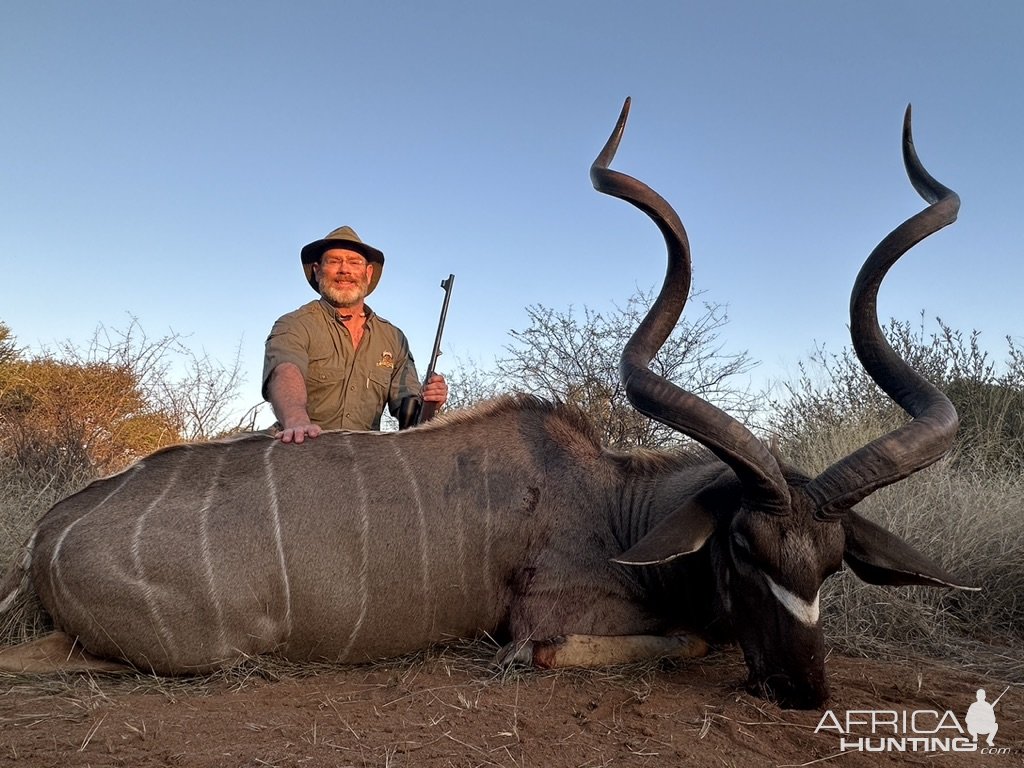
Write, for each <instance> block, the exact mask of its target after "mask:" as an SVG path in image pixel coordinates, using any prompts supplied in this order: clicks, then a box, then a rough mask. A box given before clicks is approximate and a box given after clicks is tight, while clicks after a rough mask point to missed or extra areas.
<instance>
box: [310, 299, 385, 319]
mask: <svg viewBox="0 0 1024 768" xmlns="http://www.w3.org/2000/svg"><path fill="white" fill-rule="evenodd" d="M319 304H320V306H321V307H322V308H323V310H324V312H325V313H327V316H328V317H332V318H334V319H336V320H340V319H341V315H340V314H339V313H340V312H341V310H339V309H338V308H337V307H335V306H334V305H333V304H331V302H329V301H328V300H327V299H325V298H324V297H323V296H321V297H320V299H319ZM363 314H364V315H365V316H366V322H370V320H371V319H372V318H373V317H374V311H373V309H371V308H370V305H369V304H363Z"/></svg>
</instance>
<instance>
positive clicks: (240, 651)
mask: <svg viewBox="0 0 1024 768" xmlns="http://www.w3.org/2000/svg"><path fill="white" fill-rule="evenodd" d="M627 108H628V101H627V107H626V108H624V109H623V114H622V116H621V117H620V119H619V123H618V125H617V126H616V129H615V131H614V132H613V134H612V136H611V138H610V139H609V142H608V144H607V145H606V147H605V149H604V150H603V151H602V153H601V155H600V156H599V157H598V159H597V160H596V161H595V164H594V167H593V169H592V177H593V180H594V185H595V187H596V188H598V189H599V190H600V191H602V192H605V193H607V194H611V195H614V196H616V197H620V198H622V199H625V200H628V201H629V202H631V203H633V204H634V205H636V206H637V207H639V208H640V209H642V210H643V211H644V212H646V213H647V214H648V215H649V216H651V218H652V219H653V220H654V221H655V222H656V223H657V224H658V226H659V227H660V228H661V230H662V232H663V234H664V236H665V240H666V244H667V246H668V253H669V269H668V273H667V275H666V280H665V285H664V286H663V288H662V290H661V293H660V295H659V297H658V298H657V300H656V302H655V304H654V306H653V307H652V309H651V311H650V312H649V314H648V315H647V317H646V318H645V319H644V321H643V322H642V323H641V326H640V328H639V329H638V330H637V332H636V334H635V335H634V337H633V338H632V339H631V340H630V342H629V344H627V347H626V349H625V351H624V353H623V360H622V375H623V379H624V382H625V383H626V388H627V392H628V394H629V397H630V400H631V402H632V403H633V404H634V405H635V407H637V408H638V410H640V411H641V412H643V413H645V414H647V415H648V416H650V417H651V418H655V419H658V420H660V421H662V422H664V423H666V424H669V425H671V426H673V427H674V428H676V429H678V430H679V431H681V432H684V433H686V434H688V435H690V436H692V437H694V438H695V439H697V440H698V441H700V442H701V443H703V444H704V445H705V446H706V447H707V448H709V449H710V450H711V452H712V453H713V454H714V457H708V458H694V457H686V456H670V455H666V454H661V453H652V452H644V451H638V452H636V453H632V454H626V453H617V452H612V451H609V450H607V449H605V448H603V447H602V446H601V445H600V444H599V443H598V441H597V439H596V438H595V437H594V431H593V429H592V428H591V427H590V425H589V424H587V423H586V422H585V421H584V420H583V418H582V417H581V416H580V415H579V414H578V413H577V412H576V411H575V410H573V409H572V408H570V407H567V406H562V405H553V404H550V403H546V402H544V401H540V400H537V399H535V398H532V397H526V396H516V397H506V398H501V399H499V400H496V401H493V402H491V403H487V404H483V405H481V406H478V407H476V408H473V409H470V410H468V411H465V412H457V413H452V414H448V415H446V416H442V417H440V418H438V419H437V420H436V421H434V422H431V423H430V424H427V425H425V426H423V427H420V428H416V429H411V430H408V431H405V432H401V433H393V434H378V433H344V432H329V433H325V434H323V435H321V436H320V437H319V438H317V439H316V440H312V441H307V442H306V443H304V444H302V445H285V444H282V443H280V442H279V441H276V440H274V439H272V438H269V437H265V436H262V435H254V436H249V437H246V438H243V439H239V440H234V441H229V442H224V443H210V444H197V445H183V446H177V447H173V448H168V449H165V450H163V451H159V452H157V453H156V454H153V455H152V456H149V457H148V458H146V459H143V460H142V461H140V462H138V463H137V464H135V465H133V466H132V467H130V468H129V469H127V470H126V471H124V472H122V473H121V474H119V475H116V476H114V477H110V478H107V479H104V480H99V481H97V482H95V483H93V484H92V485H90V486H89V487H88V488H86V489H85V490H83V491H81V492H80V493H78V494H76V495H74V496H71V497H69V498H68V499H66V500H64V501H62V502H60V503H58V504H57V505H56V506H55V507H54V508H53V509H51V510H50V511H49V512H48V513H47V514H46V515H45V516H44V517H43V518H42V519H41V520H40V521H39V523H38V525H37V527H36V529H35V532H34V533H33V534H32V537H31V539H30V541H29V542H28V544H27V545H26V547H25V548H24V550H23V552H22V554H21V556H20V558H19V559H18V562H17V563H16V564H15V566H14V567H12V569H11V571H10V572H9V575H8V578H7V582H6V590H5V591H4V592H0V598H3V597H4V595H7V594H10V595H13V594H15V593H16V592H17V590H18V588H19V585H21V584H23V583H26V582H30V583H31V586H32V588H34V590H35V591H36V592H37V593H38V595H39V597H40V598H41V601H42V604H43V606H44V607H45V609H46V610H47V611H48V612H49V614H50V615H51V616H52V618H53V620H54V623H55V625H56V626H57V627H58V628H59V629H60V630H61V631H63V632H64V633H66V635H68V636H70V637H73V638H76V639H77V640H78V642H79V643H80V644H81V645H82V646H83V647H84V648H85V649H86V650H87V651H89V652H90V653H92V654H95V655H97V656H100V657H108V658H111V659H118V660H124V661H127V662H130V663H131V664H133V665H135V666H136V667H139V668H141V669H145V670H152V671H155V672H157V673H161V674H164V673H166V674H175V673H187V672H201V671H206V670H210V669H213V668H216V667H219V666H223V665H229V664H232V663H234V662H236V661H237V660H238V659H240V658H242V657H244V656H249V655H255V654H262V653H276V654H280V655H282V656H284V657H287V658H291V659H334V660H341V661H362V660H366V659H371V658H378V657H384V656H389V655H394V654H400V653H403V652H405V651H409V650H413V649H416V648H420V647H422V646H424V645H427V644H429V643H433V642H435V641H440V640H444V639H446V638H452V637H463V636H471V635H474V634H477V633H480V632H490V633H493V634H496V635H503V636H504V637H505V638H506V639H508V640H509V645H508V646H506V651H505V653H504V658H505V659H517V658H518V659H524V658H525V659H531V658H532V659H533V660H534V661H536V662H538V663H543V664H550V665H554V664H565V663H576V662H578V661H580V660H581V658H580V657H579V656H572V655H571V654H570V653H569V652H568V651H566V648H568V647H570V646H572V641H577V642H581V643H582V646H572V647H576V648H578V647H583V648H584V653H585V656H586V653H587V649H590V650H591V651H593V653H591V655H590V656H589V657H585V658H583V659H582V661H583V662H585V663H586V662H588V661H589V662H590V663H599V662H601V661H617V660H625V659H627V658H632V657H633V656H634V655H635V654H636V653H637V651H636V649H637V648H640V649H641V652H644V653H646V652H654V653H666V652H671V651H673V650H674V651H675V652H677V653H680V654H681V655H685V654H686V653H689V652H693V651H695V650H696V649H697V646H699V645H700V643H699V642H696V641H689V640H686V639H678V638H679V637H680V636H678V635H674V634H673V633H676V632H678V631H680V630H690V631H696V632H699V633H702V634H705V635H708V636H711V637H714V638H720V639H728V640H736V641H738V642H739V644H740V645H741V647H742V649H743V653H744V655H745V658H746V661H747V666H748V669H749V672H750V678H749V681H748V684H749V685H750V686H751V687H752V688H753V689H755V690H756V691H758V692H759V693H762V694H767V695H771V696H774V697H776V698H778V699H779V700H780V701H781V702H782V703H783V704H787V705H791V706H818V705H821V704H822V703H823V702H824V701H825V699H826V698H827V695H828V694H827V683H826V680H825V672H824V641H823V637H822V631H821V627H820V620H819V615H818V591H819V588H820V586H821V583H822V581H823V580H824V579H825V578H826V577H827V576H828V575H829V574H830V573H832V572H834V571H836V570H837V569H839V568H840V567H841V563H842V560H843V559H844V558H845V559H846V561H847V563H848V564H849V565H850V566H851V567H852V568H853V569H854V570H855V571H856V573H857V574H858V575H860V576H861V577H862V578H865V579H867V580H870V581H873V582H877V583H889V584H931V585H944V586H957V582H956V580H955V579H954V578H953V577H952V576H949V575H948V574H946V573H945V572H944V571H942V570H941V569H940V568H938V567H937V566H935V565H932V564H931V563H929V562H928V561H927V560H926V559H925V558H924V557H923V556H921V555H919V554H917V553H916V552H914V551H913V550H912V549H911V548H910V547H909V546H908V545H906V544H905V543H903V542H902V541H900V540H899V539H897V538H896V537H894V536H893V535H892V534H889V533H887V532H886V531H884V530H883V529H881V528H879V527H878V526H875V525H873V524H871V523H869V522H868V521H867V520H865V519H863V518H862V517H860V516H858V515H857V514H856V513H855V512H853V511H852V510H851V507H852V506H853V504H855V503H856V502H857V501H859V500H860V499H862V498H864V497H865V496H867V495H868V494H869V493H871V492H872V491H874V490H876V489H877V488H879V487H881V486H883V485H886V484H889V483H892V482H895V481H897V480H899V479H901V478H903V477H906V476H907V475H909V474H910V473H912V472H914V471H916V470H918V469H920V468H922V467H924V466H927V465H928V464H930V463H932V462H934V461H935V460H936V459H937V458H939V457H940V456H941V455H942V454H943V453H944V452H945V450H946V449H947V448H948V446H949V443H950V441H951V439H952V436H953V432H954V431H955V429H956V415H955V412H953V410H952V407H951V406H949V404H948V401H947V400H946V399H945V398H944V397H943V396H942V395H941V394H939V393H938V392H937V390H934V388H932V387H931V385H929V384H927V382H924V381H923V380H922V379H920V377H919V376H917V374H916V373H914V372H913V371H911V370H910V369H909V368H908V367H907V366H906V364H905V363H903V361H902V360H900V359H899V358H898V357H897V356H896V355H895V354H894V353H892V351H891V350H890V349H889V347H888V345H887V344H886V342H885V341H884V339H883V338H882V335H881V332H880V330H878V327H877V320H876V318H875V316H874V295H875V292H876V291H877V288H878V285H879V283H880V282H881V279H882V276H883V275H884V273H885V270H886V269H888V267H889V266H891V264H892V263H893V262H895V260H896V259H897V258H899V256H900V255H901V254H902V253H903V252H904V251H905V250H907V249H908V248H909V247H910V245H912V244H913V243H914V242H917V241H918V240H920V239H921V238H923V237H925V236H927V235H928V234H930V233H931V232H933V231H935V230H937V229H938V228H940V227H941V226H944V225H945V224H948V223H950V222H951V221H952V220H953V219H954V218H955V214H956V198H955V195H953V194H952V193H951V192H949V191H948V190H945V188H943V187H941V185H938V184H937V182H934V180H932V179H931V177H930V176H928V175H927V174H926V173H925V172H924V170H923V168H921V167H920V165H919V163H917V160H916V155H915V154H914V152H913V146H912V143H911V140H910V134H909V111H908V120H907V124H906V126H905V134H904V149H905V156H906V158H907V167H908V173H909V174H910V177H911V180H912V181H913V182H914V184H915V186H916V187H917V188H918V190H919V191H920V192H921V194H922V195H923V196H924V197H925V198H926V199H928V200H929V201H930V202H932V203H933V204H932V205H931V206H930V207H929V208H928V209H926V210H925V211H924V212H922V213H921V214H919V215H918V216H917V217H915V218H914V219H911V220H910V221H908V222H907V223H905V224H904V225H902V226H901V228H898V229H897V230H896V231H894V232H893V234H892V235H890V236H889V237H888V238H887V239H886V240H885V241H883V243H882V244H881V245H880V246H879V248H878V249H876V251H875V253H873V254H872V256H871V257H870V258H869V260H868V262H867V263H866V264H865V267H864V270H863V271H862V273H861V277H860V278H859V279H858V283H857V286H856V287H855V290H854V297H853V300H852V305H851V324H852V334H853V337H854V342H855V347H856V349H857V352H858V355H859V356H860V358H861V360H862V362H863V363H864V365H865V367H866V368H867V369H868V371H869V372H870V373H871V374H872V376H874V377H875V379H876V380H877V381H878V382H879V384H880V385H881V386H882V387H883V388H884V389H886V391H887V392H889V394H890V396H892V397H893V398H894V399H896V400H897V401H898V402H899V403H900V404H901V405H903V407H904V408H905V409H906V410H908V412H910V414H911V415H912V416H913V417H914V420H913V421H912V422H910V423H909V424H908V425H906V426H904V427H903V428H901V429H900V430H897V431H896V432H894V433H892V434H890V435H887V436H885V437H883V438H880V439H879V440H876V441H875V442H874V443H871V444H870V445H868V446H866V447H865V448H863V449H860V450H859V451H857V452H855V453H854V454H853V455H852V456H850V457H847V458H846V459H843V460H842V461H840V462H838V463H837V464H836V465H834V466H833V467H831V468H829V469H828V470H826V472H825V473H823V474H822V475H821V476H819V477H817V478H809V477H807V476H804V475H802V474H800V473H799V472H797V471H795V470H793V469H791V468H789V467H786V466H784V465H782V464H780V463H779V461H778V460H777V459H776V458H775V457H774V456H773V455H772V454H771V452H769V451H768V450H767V449H766V448H765V446H764V445H763V444H762V443H760V442H759V441H758V440H757V439H756V438H754V436H753V435H752V434H750V433H749V432H748V431H747V430H746V429H745V428H744V427H743V426H742V425H740V424H739V423H738V422H736V421H734V420H732V419H731V418H730V417H728V416H726V415H725V414H724V413H722V412H721V411H719V410H718V409H717V408H715V407H714V406H711V405H709V404H708V403H706V402H704V401H701V400H699V399H698V398H696V397H695V396H693V395H692V394H690V393H687V392H685V391H683V390H681V389H679V388H677V387H675V386H674V385H672V384H670V383H669V382H667V381H665V380H664V379H661V378H659V377H657V376H656V375H655V374H653V373H652V372H651V371H650V370H649V368H648V364H649V362H650V360H651V359H652V357H653V355H654V354H655V353H656V352H657V350H658V348H659V347H660V346H661V344H663V343H664V340H665V338H666V337H667V336H668V334H669V333H670V331H671V329H672V327H673V326H674V324H675V323H676V321H677V320H678V318H679V314H680V312H681V311H682V308H683V306H684V304H685V301H686V297H687V293H688V291H689V281H690V262H689V247H688V245H687V242H686V235H685V232H684V231H683V228H682V225H681V223H680V222H679V220H678V218H677V217H676V215H675V212H674V211H672V209H671V208H670V207H669V206H668V204H667V203H665V202H664V201H663V200H662V199H661V198H660V197H658V196H657V195H656V194H655V193H654V192H652V191H651V190H650V189H648V188H647V187H646V186H645V185H643V184H642V183H640V182H638V181H636V180H635V179H632V178H630V177H628V176H624V175H622V174H619V173H617V172H614V171H611V170H609V169H608V165H609V164H610V162H611V159H612V157H613V155H614V153H615V149H616V148H617V146H618V142H619V139H620V137H621V133H622V130H623V127H624V124H625V118H626V114H627ZM566 636H568V638H569V641H565V640H564V639H563V638H565V637H566ZM641 636H643V637H641ZM684 637H685V636H684ZM616 638H619V639H618V640H617V639H616ZM567 642H568V645H567ZM594 649H598V650H596V651H594ZM0 663H2V660H0Z"/></svg>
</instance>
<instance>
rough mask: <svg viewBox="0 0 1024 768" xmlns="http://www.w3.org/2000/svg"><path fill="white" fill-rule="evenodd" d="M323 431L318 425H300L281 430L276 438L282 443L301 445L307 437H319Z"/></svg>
mask: <svg viewBox="0 0 1024 768" xmlns="http://www.w3.org/2000/svg"><path fill="white" fill-rule="evenodd" d="M321 432H323V430H322V429H320V427H319V426H318V425H317V424H298V425H296V426H293V427H287V428H284V427H282V428H281V431H279V432H278V433H277V434H276V435H274V437H276V438H277V439H278V440H280V441H281V442H282V443H295V444H298V443H301V442H302V441H303V440H305V439H306V438H307V437H308V438H310V439H312V438H314V437H317V436H318V435H319V434H320V433H321Z"/></svg>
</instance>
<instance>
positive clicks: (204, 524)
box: [199, 451, 231, 654]
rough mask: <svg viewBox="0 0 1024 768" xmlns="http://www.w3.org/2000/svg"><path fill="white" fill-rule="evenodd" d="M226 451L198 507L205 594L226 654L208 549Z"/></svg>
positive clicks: (211, 558)
mask: <svg viewBox="0 0 1024 768" xmlns="http://www.w3.org/2000/svg"><path fill="white" fill-rule="evenodd" d="M226 457H227V452H226V451H221V452H220V456H219V458H218V459H217V466H216V467H215V468H214V470H213V478H212V479H211V480H210V486H209V487H208V488H207V489H206V493H205V494H203V503H202V506H201V507H199V549H200V553H201V555H202V568H203V576H205V577H206V596H207V598H208V599H209V601H210V605H211V606H212V607H213V613H214V616H215V617H216V622H217V640H218V642H219V643H220V648H221V653H223V654H228V653H230V651H231V649H230V648H229V647H228V641H227V636H226V635H225V633H224V611H223V609H222V608H221V604H220V600H218V599H217V589H216V587H215V585H214V573H213V553H212V552H211V551H210V507H211V506H213V497H214V494H215V493H216V491H217V483H218V481H219V480H220V475H221V470H222V469H223V468H224V459H225V458H226Z"/></svg>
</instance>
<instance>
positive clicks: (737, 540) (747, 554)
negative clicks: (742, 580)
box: [730, 531, 754, 563]
mask: <svg viewBox="0 0 1024 768" xmlns="http://www.w3.org/2000/svg"><path fill="white" fill-rule="evenodd" d="M730 541H731V542H732V548H733V552H734V553H735V554H737V555H739V556H740V557H741V558H742V559H743V560H745V561H746V562H748V563H752V562H753V560H754V552H753V550H752V549H751V547H750V540H749V539H748V538H747V537H746V536H744V535H743V534H742V533H740V532H739V531H733V532H732V536H731V537H730Z"/></svg>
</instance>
